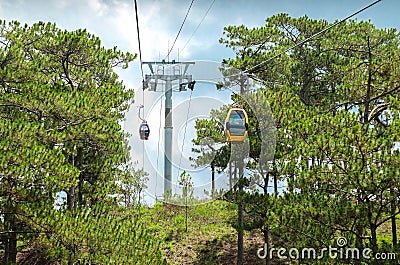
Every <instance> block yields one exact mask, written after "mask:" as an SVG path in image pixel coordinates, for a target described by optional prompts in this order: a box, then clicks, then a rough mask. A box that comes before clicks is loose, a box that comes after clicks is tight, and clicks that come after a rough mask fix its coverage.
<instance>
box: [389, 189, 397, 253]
mask: <svg viewBox="0 0 400 265" xmlns="http://www.w3.org/2000/svg"><path fill="white" fill-rule="evenodd" d="M390 192H391V193H392V198H393V199H392V203H391V214H392V217H391V221H392V245H393V249H397V226H396V208H397V207H396V200H395V198H396V196H395V194H394V192H393V190H391V191H390Z"/></svg>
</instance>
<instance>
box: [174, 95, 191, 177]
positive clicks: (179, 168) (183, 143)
mask: <svg viewBox="0 0 400 265" xmlns="http://www.w3.org/2000/svg"><path fill="white" fill-rule="evenodd" d="M192 94H193V89H192V90H191V91H190V97H189V106H188V111H187V114H186V123H185V130H184V131H183V141H182V148H181V155H180V158H179V166H178V179H179V173H180V170H181V162H182V155H183V147H184V146H185V139H186V129H187V125H188V119H189V112H190V104H191V102H192Z"/></svg>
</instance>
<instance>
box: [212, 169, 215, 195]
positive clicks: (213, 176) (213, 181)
mask: <svg viewBox="0 0 400 265" xmlns="http://www.w3.org/2000/svg"><path fill="white" fill-rule="evenodd" d="M214 197H215V165H214V163H213V162H212V163H211V198H214Z"/></svg>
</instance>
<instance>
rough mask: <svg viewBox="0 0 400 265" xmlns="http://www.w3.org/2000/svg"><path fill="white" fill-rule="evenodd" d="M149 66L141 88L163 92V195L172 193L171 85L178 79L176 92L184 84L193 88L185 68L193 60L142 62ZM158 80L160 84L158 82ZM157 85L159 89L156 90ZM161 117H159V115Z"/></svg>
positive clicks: (181, 88)
mask: <svg viewBox="0 0 400 265" xmlns="http://www.w3.org/2000/svg"><path fill="white" fill-rule="evenodd" d="M143 64H146V65H148V66H149V69H150V73H151V74H146V75H145V79H144V81H143V90H145V89H147V90H148V91H153V92H164V95H165V105H164V109H165V126H164V196H165V195H167V194H168V193H171V195H172V161H171V160H172V129H173V127H172V87H173V83H174V82H175V81H178V85H179V86H178V87H179V89H178V90H177V91H178V92H181V91H186V85H191V87H192V88H193V85H194V81H193V77H192V75H190V74H187V70H188V68H189V66H190V65H193V64H195V63H194V62H175V60H172V62H166V61H165V60H163V61H161V62H143ZM159 82H160V84H159ZM158 87H161V89H159V90H157V88H158ZM160 118H161V117H160Z"/></svg>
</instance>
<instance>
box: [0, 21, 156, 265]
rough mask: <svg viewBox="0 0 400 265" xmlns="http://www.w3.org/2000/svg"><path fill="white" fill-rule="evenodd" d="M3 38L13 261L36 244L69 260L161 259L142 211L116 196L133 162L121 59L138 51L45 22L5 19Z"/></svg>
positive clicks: (5, 177) (0, 170) (5, 193)
mask: <svg viewBox="0 0 400 265" xmlns="http://www.w3.org/2000/svg"><path fill="white" fill-rule="evenodd" d="M0 39H1V42H0V45H1V50H0V51H1V53H0V54H1V55H0V61H1V67H0V84H1V86H0V87H1V90H0V91H1V92H0V93H1V98H0V117H1V118H0V124H1V126H0V127H1V130H0V133H1V140H0V146H1V147H2V150H4V152H3V151H2V152H1V153H0V161H1V163H0V176H1V192H0V196H1V198H0V209H1V214H2V216H3V218H2V222H3V226H4V230H3V235H4V236H3V242H4V261H5V263H10V264H13V263H15V261H16V256H17V251H19V250H20V249H21V248H25V249H27V250H28V249H32V248H34V247H35V246H36V247H37V249H40V250H41V254H42V255H43V257H44V258H47V259H50V260H54V261H60V262H63V263H66V262H67V263H69V264H73V263H76V262H78V261H80V262H89V263H91V262H95V263H100V262H101V263H118V262H120V263H121V264H122V263H125V264H126V263H135V262H139V263H143V264H145V263H147V264H150V263H151V261H155V260H157V261H159V262H162V258H161V256H160V253H159V251H158V250H157V244H156V243H153V242H152V241H151V239H150V236H149V235H147V234H146V231H145V229H144V228H143V227H142V225H141V224H140V222H139V221H138V220H137V218H133V221H131V222H127V221H125V218H126V217H127V216H124V215H125V214H123V211H119V212H118V211H116V210H117V208H118V206H117V204H116V201H115V199H114V197H115V196H111V195H114V194H115V193H116V188H117V184H118V182H117V181H118V179H117V177H118V176H120V175H121V168H122V165H124V164H125V163H126V162H127V161H126V160H127V157H128V156H127V150H126V148H125V146H126V135H125V133H124V132H123V131H122V129H121V125H120V122H121V120H122V119H123V117H124V113H125V111H126V110H127V108H128V107H129V104H130V102H131V101H132V99H133V90H131V89H127V88H126V87H125V86H124V85H123V83H122V81H120V80H118V75H117V74H116V73H115V72H114V68H115V67H123V68H126V67H127V66H128V63H129V62H130V61H132V60H133V59H134V58H135V55H132V54H129V53H123V52H121V51H119V50H118V49H117V48H116V47H114V48H112V49H106V48H104V47H103V46H101V42H100V39H99V38H98V37H95V36H93V35H92V34H90V33H88V32H86V30H76V31H66V30H61V29H59V28H57V27H56V26H55V25H54V24H51V23H43V22H39V23H35V24H33V25H32V26H28V25H24V26H21V25H20V24H19V23H18V22H10V23H7V22H5V21H1V24H0ZM63 197H66V201H64V200H63V199H62V198H63ZM55 203H57V204H58V206H57V207H56V206H55ZM126 214H128V213H126ZM122 224H124V228H121V225H122ZM108 228H109V229H110V231H109V230H107V229H108ZM130 229H133V230H135V231H136V232H137V234H136V233H135V234H132V233H131V231H132V230H130ZM111 236H112V237H114V239H112V237H111ZM142 240H144V241H142ZM17 241H19V242H21V243H20V245H21V244H24V245H22V247H20V249H18V248H17V245H18V244H17ZM146 241H147V243H146ZM116 246H118V247H116ZM133 249H137V250H133ZM146 249H147V250H148V251H149V252H151V253H152V254H151V255H150V256H151V258H149V257H150V256H148V255H147V254H146V255H144V253H145V252H146ZM28 256H29V255H28ZM118 260H120V261H118ZM140 261H141V262H140ZM24 262H26V263H27V264H30V261H29V260H25V261H24Z"/></svg>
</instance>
